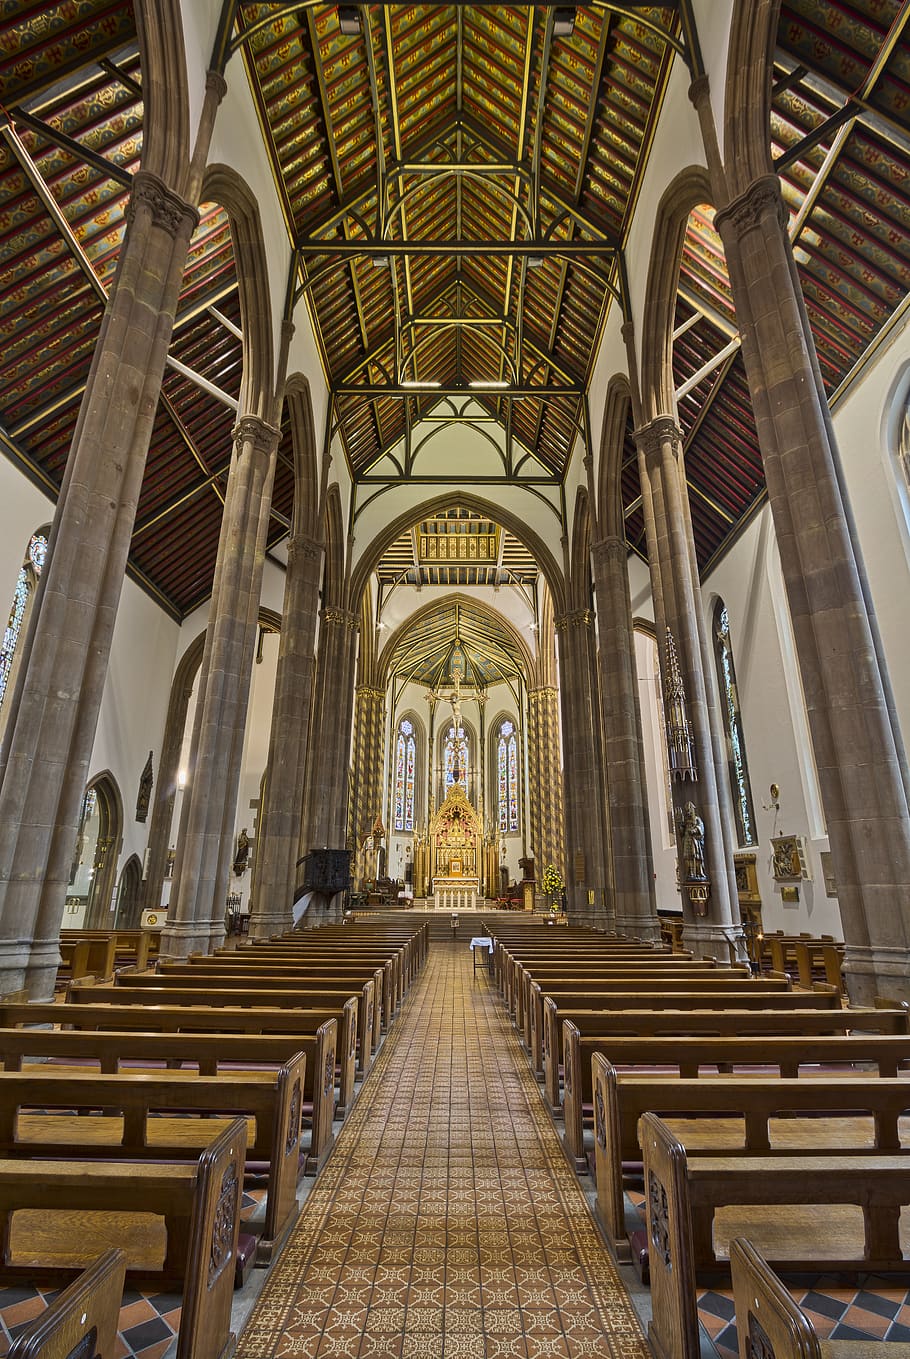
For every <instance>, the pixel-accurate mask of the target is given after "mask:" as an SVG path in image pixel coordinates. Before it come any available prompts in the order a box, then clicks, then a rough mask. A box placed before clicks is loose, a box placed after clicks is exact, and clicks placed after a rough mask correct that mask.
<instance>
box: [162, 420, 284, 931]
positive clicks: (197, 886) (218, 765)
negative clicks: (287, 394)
mask: <svg viewBox="0 0 910 1359" xmlns="http://www.w3.org/2000/svg"><path fill="white" fill-rule="evenodd" d="M279 437H280V430H278V429H277V428H275V427H274V426H272V425H270V424H268V423H267V422H266V421H265V420H263V419H262V418H261V417H260V416H254V415H245V416H242V417H241V418H240V420H239V421H238V423H237V426H236V428H235V430H234V454H233V458H232V460H231V470H230V473H229V475H228V486H227V494H226V496H225V503H224V515H223V517H222V522H221V537H220V539H219V542H218V557H217V561H216V563H215V583H214V588H213V590H212V602H211V606H210V611H209V625H208V628H207V630H206V636H205V649H204V651H203V653H202V667H201V669H200V673H199V697H198V699H197V702H196V715H195V719H194V722H193V735H192V741H191V745H190V758H189V769H188V784H187V790H186V793H185V795H184V800H183V808H182V811H181V817H180V832H179V835H178V839H177V857H176V862H175V864H174V885H173V887H172V889H171V899H170V906H169V908H168V921H167V925H166V927H165V930H164V932H163V934H162V939H161V951H162V953H168V954H171V955H172V956H175V957H182V956H185V955H186V954H188V953H190V952H192V951H195V950H200V949H201V950H202V951H203V952H205V951H207V950H208V949H210V948H211V947H213V946H214V945H216V944H220V943H221V941H222V940H223V938H224V913H225V909H226V905H227V889H228V882H229V879H230V868H231V854H232V851H233V840H234V822H235V818H236V815H237V797H238V793H239V782H240V766H241V760H242V757H243V738H244V732H245V730H246V716H247V709H248V707H249V699H250V685H251V681H252V669H253V655H254V653H255V649H256V630H257V626H258V620H259V597H260V594H261V590H262V570H263V565H264V562H265V541H266V533H267V531H268V522H269V512H270V507H271V500H272V483H273V481H274V477H275V460H276V454H277V450H278V440H279Z"/></svg>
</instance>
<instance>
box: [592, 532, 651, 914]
mask: <svg viewBox="0 0 910 1359" xmlns="http://www.w3.org/2000/svg"><path fill="white" fill-rule="evenodd" d="M628 554H629V550H628V547H627V546H626V544H625V543H624V542H623V540H622V539H621V538H605V539H602V540H601V541H600V542H596V543H594V544H593V545H592V549H591V555H592V559H593V563H594V594H595V602H596V607H597V625H598V640H599V648H598V661H599V664H600V691H601V700H602V704H603V724H604V731H603V739H604V768H605V770H606V776H607V798H608V807H609V825H610V839H611V844H612V849H613V891H614V896H615V901H616V928H617V930H618V931H619V932H620V934H632V935H635V936H637V937H638V938H639V939H647V940H652V941H654V940H658V939H659V938H660V922H659V921H658V919H657V904H656V901H655V896H654V861H653V858H652V854H651V827H650V823H649V821H648V795H647V788H646V785H645V773H644V745H643V741H642V731H641V709H640V708H639V703H638V673H637V671H636V668H635V638H634V634H633V632H632V604H631V600H630V598H629V570H628Z"/></svg>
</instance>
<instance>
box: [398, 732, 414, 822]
mask: <svg viewBox="0 0 910 1359" xmlns="http://www.w3.org/2000/svg"><path fill="white" fill-rule="evenodd" d="M416 766H417V742H416V741H415V739H414V723H413V722H411V720H410V719H409V718H407V717H403V718H402V719H401V721H400V722H399V724H398V740H397V741H396V743H395V829H396V830H397V831H412V830H413V829H414V786H415V782H416Z"/></svg>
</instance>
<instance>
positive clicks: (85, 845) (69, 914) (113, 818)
mask: <svg viewBox="0 0 910 1359" xmlns="http://www.w3.org/2000/svg"><path fill="white" fill-rule="evenodd" d="M122 840H123V801H122V799H121V797H120V789H119V788H118V787H117V781H116V779H115V778H114V776H113V774H111V773H110V772H109V771H107V770H106V771H105V772H104V773H103V774H99V775H98V776H97V777H96V778H94V779H92V780H91V782H90V783H89V784H88V786H87V787H86V790H85V793H84V794H83V797H82V806H81V807H80V809H79V831H78V834H77V836H76V846H75V849H74V851H73V862H72V867H71V869H70V880H69V884H68V886H67V889H66V913H65V915H64V928H65V929H66V928H69V929H79V928H83V929H94V930H97V929H104V928H107V927H109V926H110V925H112V924H113V914H112V908H113V907H114V905H115V904H116V903H115V901H114V885H115V883H116V881H117V856H118V854H119V852H120V845H121V843H122ZM140 877H141V868H140Z"/></svg>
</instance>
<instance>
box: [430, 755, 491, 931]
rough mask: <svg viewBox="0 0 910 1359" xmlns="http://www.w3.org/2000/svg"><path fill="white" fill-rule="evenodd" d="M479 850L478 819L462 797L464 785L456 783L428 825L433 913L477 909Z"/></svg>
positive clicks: (480, 838) (481, 837)
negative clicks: (434, 909)
mask: <svg viewBox="0 0 910 1359" xmlns="http://www.w3.org/2000/svg"><path fill="white" fill-rule="evenodd" d="M482 850H483V828H482V826H481V824H480V818H479V816H478V815H477V813H476V812H475V810H474V808H473V807H472V806H471V804H470V802H468V799H467V797H466V796H465V787H464V784H463V783H461V782H459V781H457V780H456V782H455V783H453V784H451V785H450V787H449V791H448V793H447V794H446V800H445V802H444V803H443V804H442V806H441V807H440V808H439V811H438V812H437V813H436V815H435V816H434V817H433V818H432V820H431V821H430V856H431V874H432V878H433V904H434V906H435V907H436V909H437V910H444V911H474V910H476V909H477V904H478V898H479V894H480V874H479V870H480V866H481V861H482Z"/></svg>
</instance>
